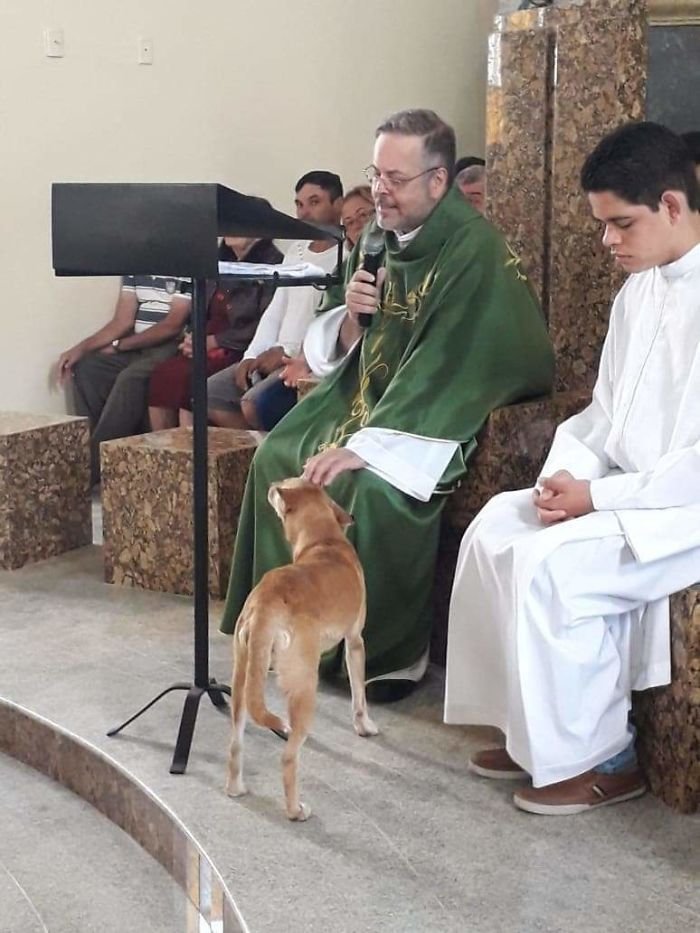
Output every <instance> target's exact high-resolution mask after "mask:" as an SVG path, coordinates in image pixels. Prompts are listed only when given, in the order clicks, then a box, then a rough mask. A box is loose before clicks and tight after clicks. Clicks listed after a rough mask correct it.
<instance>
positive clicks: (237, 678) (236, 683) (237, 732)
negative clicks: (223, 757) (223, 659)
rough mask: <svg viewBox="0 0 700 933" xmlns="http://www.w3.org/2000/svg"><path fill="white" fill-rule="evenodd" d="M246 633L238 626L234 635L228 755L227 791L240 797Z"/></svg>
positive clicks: (241, 785)
mask: <svg viewBox="0 0 700 933" xmlns="http://www.w3.org/2000/svg"><path fill="white" fill-rule="evenodd" d="M246 637H247V635H246V633H245V632H244V631H243V627H242V626H241V630H240V631H239V630H238V628H237V630H236V633H235V634H234V636H233V674H232V675H231V746H230V749H229V756H228V778H227V780H226V793H227V794H228V795H229V797H240V796H242V795H243V794H245V793H246V786H245V784H244V783H243V734H244V732H245V721H246V706H245V681H246V666H247V663H248V645H247V642H246Z"/></svg>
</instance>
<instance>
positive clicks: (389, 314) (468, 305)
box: [221, 190, 554, 678]
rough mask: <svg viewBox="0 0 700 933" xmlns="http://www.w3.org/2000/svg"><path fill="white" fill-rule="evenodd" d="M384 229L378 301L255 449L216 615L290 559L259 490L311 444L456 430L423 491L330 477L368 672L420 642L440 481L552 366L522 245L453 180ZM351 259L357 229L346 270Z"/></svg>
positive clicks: (289, 471) (416, 654)
mask: <svg viewBox="0 0 700 933" xmlns="http://www.w3.org/2000/svg"><path fill="white" fill-rule="evenodd" d="M385 240H386V247H387V248H386V254H385V265H386V269H387V278H386V282H385V286H384V291H383V299H382V304H381V308H380V312H379V313H378V314H375V315H374V317H373V320H372V324H371V326H370V327H369V328H367V330H366V332H365V333H364V335H363V337H362V339H361V341H360V342H359V343H358V344H357V345H356V346H355V348H354V349H353V350H352V351H351V353H350V354H349V355H348V356H347V357H346V359H345V360H344V361H343V362H342V363H341V365H340V366H339V367H338V368H337V369H336V370H335V371H334V372H333V373H332V374H331V375H329V376H327V377H326V378H325V379H324V380H323V382H322V383H321V384H320V385H319V386H318V387H317V388H315V389H314V390H313V391H312V392H311V393H310V394H309V395H308V396H307V397H306V398H304V399H303V400H302V401H301V402H299V404H298V405H296V407H295V408H293V409H292V411H291V412H289V414H288V415H286V416H285V417H284V418H283V419H282V421H280V423H279V424H278V425H277V426H276V427H275V428H274V430H273V431H271V432H270V434H269V435H268V436H267V437H266V439H265V440H264V442H263V443H262V445H261V447H260V448H259V449H258V451H257V453H256V456H255V458H254V460H253V464H252V466H251V471H250V474H249V477H248V484H247V486H246V491H245V496H244V501H243V508H242V511H241V518H240V523H239V526H238V533H237V536H236V547H235V552H234V559H233V566H232V570H231V580H230V584H229V591H228V596H227V600H226V607H225V611H224V617H223V621H222V624H221V630H222V631H223V632H227V633H231V632H232V631H233V629H234V626H235V623H236V619H237V617H238V613H239V612H240V610H241V607H242V605H243V603H244V601H245V598H246V596H247V595H248V593H249V592H250V590H251V589H252V587H253V586H254V585H255V584H256V583H257V582H258V580H259V579H260V578H261V577H262V575H263V574H264V573H265V572H266V571H268V570H270V569H271V568H273V567H278V566H280V565H281V564H285V563H288V562H289V560H290V551H289V548H288V545H287V543H286V541H285V539H284V536H283V534H282V527H281V524H280V521H279V519H278V518H277V516H276V515H275V514H274V512H273V510H272V507H271V506H270V505H269V504H268V501H267V491H268V488H269V486H270V483H272V482H274V481H276V480H280V479H283V478H285V477H288V476H298V475H299V474H300V473H301V472H302V471H303V468H304V463H305V461H306V460H307V459H308V458H309V457H311V456H312V455H313V454H316V453H318V452H319V451H321V450H325V449H327V448H328V447H333V446H344V445H345V443H346V442H347V440H348V438H349V437H350V436H351V435H352V434H353V433H354V432H356V431H358V430H360V429H361V428H365V427H374V428H385V429H393V430H395V431H400V432H403V433H406V434H413V435H418V436H420V437H425V438H441V439H445V440H453V441H458V442H459V443H460V448H459V450H458V453H457V454H456V455H455V456H454V457H453V458H452V460H451V462H450V464H449V465H448V467H447V469H446V470H445V473H444V474H443V476H442V479H441V481H440V483H439V485H438V488H437V489H436V491H435V494H434V495H433V496H432V498H431V499H430V501H429V502H421V501H419V500H417V499H414V498H412V497H411V496H408V495H407V494H405V493H403V492H401V491H399V490H398V489H396V488H394V487H393V486H391V485H390V484H389V483H388V482H387V481H386V480H384V479H382V478H380V477H379V476H377V475H376V474H374V473H372V472H371V471H370V470H369V469H362V470H356V471H347V472H345V473H343V474H341V475H340V476H339V477H338V478H337V479H336V480H335V481H334V482H333V483H332V484H331V485H330V486H329V487H328V492H329V493H330V495H331V496H332V497H333V498H334V499H335V500H336V501H337V502H338V503H339V504H340V505H341V506H342V507H343V508H344V509H345V510H346V511H348V512H349V513H350V514H351V515H353V516H354V519H355V524H354V525H353V526H352V527H351V528H350V529H349V537H350V539H351V540H352V542H353V543H354V545H355V547H356V549H357V552H358V554H359V557H360V560H361V562H362V565H363V567H364V571H365V579H366V585H367V623H366V627H365V633H364V636H365V643H366V649H367V677H368V678H372V677H377V676H380V675H384V674H387V673H390V672H395V671H399V670H403V669H404V668H406V667H408V666H410V665H412V664H414V663H415V662H416V661H418V660H419V659H420V658H421V656H422V655H423V653H424V652H425V650H426V648H427V646H428V642H429V637H430V625H431V617H430V605H431V591H432V584H433V572H434V566H435V557H436V553H437V545H438V534H439V530H440V512H441V510H442V507H443V505H444V503H445V494H446V493H448V492H449V491H450V490H452V489H453V488H454V487H455V484H456V483H457V481H458V480H459V479H460V478H461V477H462V476H463V475H464V474H465V472H466V463H467V459H468V457H469V456H470V454H471V453H472V452H473V450H474V448H475V447H476V441H475V436H476V434H477V432H478V431H479V429H480V428H481V426H482V425H483V423H484V421H485V420H486V418H487V416H488V414H489V412H491V411H492V410H493V409H494V408H497V407H499V406H501V405H507V404H508V403H509V402H513V401H516V400H517V399H522V398H527V397H531V396H536V395H542V394H545V393H547V392H549V391H550V389H551V386H552V378H553V372H554V357H553V353H552V348H551V345H550V342H549V338H548V335H547V331H546V327H545V324H544V321H543V318H542V315H541V313H540V310H539V308H538V306H537V303H536V301H535V299H534V298H533V295H532V293H531V291H530V288H529V285H528V283H527V280H526V276H525V275H524V273H523V271H522V270H521V268H520V263H519V260H518V258H517V257H516V256H515V255H514V254H513V253H512V251H511V250H510V249H509V247H508V246H507V245H506V243H505V242H504V240H503V237H502V236H501V235H500V234H499V233H498V232H497V231H496V230H495V229H494V227H492V226H491V224H490V223H489V222H488V221H487V220H485V218H484V217H482V215H481V214H478V213H477V212H476V211H474V209H473V208H472V207H471V206H470V205H468V204H467V202H466V201H465V200H464V199H463V197H462V196H461V195H460V194H459V193H458V192H457V191H455V190H450V191H449V192H448V194H447V195H446V196H445V197H444V198H443V200H442V201H440V202H439V204H438V205H437V206H436V208H435V209H434V210H433V212H432V214H431V215H430V216H429V217H428V219H427V220H426V222H425V224H424V225H423V226H422V227H421V229H420V231H419V232H418V234H417V235H416V236H415V238H414V239H413V240H412V241H411V242H410V243H409V244H408V245H407V246H406V247H405V248H404V249H400V248H399V246H398V241H397V239H396V237H395V236H394V235H393V234H392V233H386V234H385ZM361 260H362V241H361V242H360V244H358V247H357V248H356V249H355V252H354V253H353V255H352V256H351V258H350V261H349V263H348V270H347V276H348V277H349V276H351V275H352V274H353V272H354V270H355V269H356V268H357V267H358V266H359V265H360V264H361ZM337 300H338V299H337ZM339 300H340V301H342V295H341V296H340V297H339ZM324 663H326V664H329V663H330V661H329V659H326V660H325V662H324Z"/></svg>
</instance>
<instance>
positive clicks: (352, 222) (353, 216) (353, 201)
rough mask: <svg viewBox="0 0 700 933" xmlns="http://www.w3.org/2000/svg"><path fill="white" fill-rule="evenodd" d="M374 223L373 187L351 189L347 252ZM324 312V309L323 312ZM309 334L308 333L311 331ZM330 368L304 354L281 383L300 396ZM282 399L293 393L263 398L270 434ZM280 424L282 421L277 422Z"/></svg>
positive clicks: (287, 366) (274, 392)
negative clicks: (302, 385) (303, 383)
mask: <svg viewBox="0 0 700 933" xmlns="http://www.w3.org/2000/svg"><path fill="white" fill-rule="evenodd" d="M373 219H374V200H373V198H372V189H371V188H370V186H369V185H358V186H357V187H356V188H351V189H350V191H348V193H347V194H346V195H345V198H344V199H343V210H342V213H341V215H340V222H341V224H342V225H343V227H344V229H345V245H346V250H347V252H348V253H349V252H351V251H352V249H353V248H354V246H355V244H356V243H357V241H358V239H359V238H360V235H361V234H362V231H363V230H364V228H365V226H366V225H367V224H368V223H369V221H370V220H373ZM321 310H322V309H321ZM315 323H316V321H312V322H311V324H310V325H309V330H312V329H313V328H314V325H315ZM307 333H308V331H307ZM339 362H340V359H338V360H336V361H335V362H334V366H333V368H335V365H337V364H338V363H339ZM328 371H329V370H328V367H325V366H324V367H320V371H319V372H315V371H314V370H313V369H312V367H311V366H309V361H308V360H307V359H306V356H305V354H304V350H303V347H302V352H301V353H300V354H299V356H296V357H285V358H284V368H283V369H282V372H281V373H280V379H281V381H282V384H283V386H286V388H287V389H294V391H295V393H296V389H297V386H298V384H299V380H300V379H310V378H312V377H314V376H315V377H317V378H321V377H322V376H325V375H327V374H328ZM280 396H284V397H287V398H289V393H287V392H285V390H284V388H281V387H280V388H277V389H273V388H271V389H270V392H269V393H266V394H265V396H264V397H263V398H261V399H260V406H259V407H260V413H261V418H260V420H261V422H262V426H263V428H264V429H265V430H269V429H270V428H271V427H273V426H274V424H276V423H277V422H276V421H274V424H273V423H272V422H273V420H274V415H275V409H276V399H277V398H279V397H280ZM277 420H279V419H277Z"/></svg>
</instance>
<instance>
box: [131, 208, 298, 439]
mask: <svg viewBox="0 0 700 933" xmlns="http://www.w3.org/2000/svg"><path fill="white" fill-rule="evenodd" d="M266 203H267V202H266ZM219 259H220V260H222V261H226V260H228V261H231V260H234V261H236V260H237V261H238V262H255V263H266V264H276V263H280V262H282V253H280V251H279V250H278V249H277V247H276V246H275V245H274V243H273V242H272V241H271V240H263V239H259V238H251V237H224V240H223V242H222V244H221V247H220V249H219ZM274 292H275V289H274V286H273V285H271V284H269V283H267V284H262V283H254V282H243V283H240V284H235V283H234V284H233V285H230V286H227V287H223V286H219V287H217V288H216V290H215V291H214V293H213V294H212V296H211V298H210V300H209V307H208V309H207V310H208V321H207V375H208V376H211V375H213V374H214V373H217V372H219V371H220V370H222V369H225V368H226V367H227V366H231V365H232V364H233V363H236V362H238V360H240V359H241V357H242V356H243V353H244V351H245V350H246V348H247V347H248V344H249V343H250V341H251V340H252V338H253V335H254V333H255V329H256V327H257V326H258V323H259V321H260V318H261V316H262V314H263V312H264V310H265V308H267V306H268V305H269V303H270V301H271V300H272V296H273V295H274ZM178 349H179V351H180V352H179V353H178V355H177V356H174V357H172V358H171V359H169V360H164V361H163V362H162V363H159V364H158V365H157V366H156V368H155V369H154V371H153V374H152V375H151V381H150V386H149V392H148V414H149V419H150V424H151V430H152V431H160V430H162V429H164V428H172V427H175V426H176V425H178V424H185V425H188V424H191V423H192V411H191V409H192V402H191V400H192V334H191V333H188V334H186V335H185V338H184V340H183V341H182V343H181V344H180V346H179V348H178Z"/></svg>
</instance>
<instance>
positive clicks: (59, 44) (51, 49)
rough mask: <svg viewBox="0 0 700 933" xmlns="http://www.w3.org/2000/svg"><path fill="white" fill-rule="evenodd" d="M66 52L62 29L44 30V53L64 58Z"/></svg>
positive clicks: (49, 56)
mask: <svg viewBox="0 0 700 933" xmlns="http://www.w3.org/2000/svg"><path fill="white" fill-rule="evenodd" d="M65 54H66V42H65V38H64V36H63V30H62V29H45V30H44V55H46V57H47V58H63V56H64V55H65Z"/></svg>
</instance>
